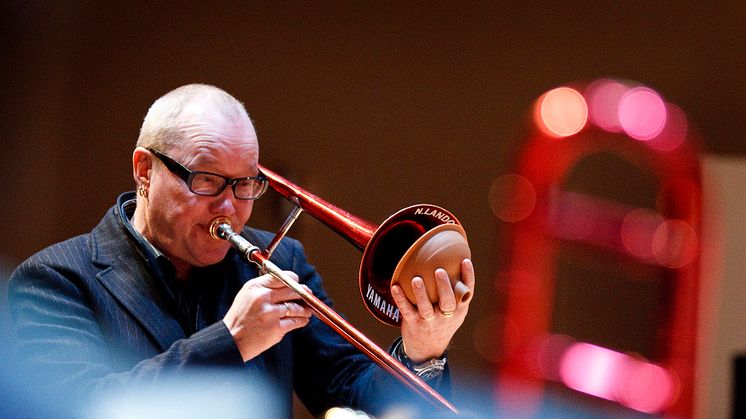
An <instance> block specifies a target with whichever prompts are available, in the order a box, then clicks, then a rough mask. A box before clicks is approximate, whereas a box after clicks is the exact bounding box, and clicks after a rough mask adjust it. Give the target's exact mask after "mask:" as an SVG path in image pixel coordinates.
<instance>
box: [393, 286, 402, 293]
mask: <svg viewBox="0 0 746 419" xmlns="http://www.w3.org/2000/svg"><path fill="white" fill-rule="evenodd" d="M391 293H392V294H394V295H400V294H401V290H400V289H399V286H398V285H394V286H393V287H391Z"/></svg>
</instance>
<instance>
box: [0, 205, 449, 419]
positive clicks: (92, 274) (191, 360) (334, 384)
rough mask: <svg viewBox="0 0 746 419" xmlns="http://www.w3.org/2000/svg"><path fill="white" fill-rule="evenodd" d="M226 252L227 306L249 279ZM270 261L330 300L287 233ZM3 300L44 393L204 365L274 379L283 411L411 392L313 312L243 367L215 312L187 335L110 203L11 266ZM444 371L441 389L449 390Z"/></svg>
mask: <svg viewBox="0 0 746 419" xmlns="http://www.w3.org/2000/svg"><path fill="white" fill-rule="evenodd" d="M243 234H244V235H245V236H246V237H247V238H248V239H249V240H250V241H251V242H252V243H254V244H257V245H259V246H265V245H266V244H267V243H268V242H269V240H270V239H271V237H272V236H271V235H270V234H269V233H267V232H261V231H257V230H253V229H245V230H244V232H243ZM229 257H230V258H231V260H229V261H228V263H231V264H233V265H234V266H235V269H234V271H235V272H237V277H236V278H223V279H220V280H221V281H223V282H222V283H224V284H225V286H224V288H223V289H222V291H221V292H220V294H219V297H218V298H220V299H221V304H218V306H221V307H224V310H227V308H228V307H229V306H230V303H231V302H232V301H233V298H234V297H235V292H236V291H237V289H238V287H240V285H241V284H242V283H244V282H245V281H247V280H249V279H251V278H253V277H255V276H257V272H256V269H255V268H254V267H253V266H250V265H249V264H248V263H246V262H245V261H243V260H240V258H239V256H238V255H235V254H234V253H233V252H231V253H230V254H229ZM272 259H273V261H274V262H275V263H276V264H277V265H278V266H280V267H281V268H283V269H289V270H292V271H294V272H296V273H297V274H298V276H299V278H300V279H301V282H304V283H306V284H307V285H308V286H309V287H310V288H311V289H312V290H313V292H314V294H315V295H316V296H318V297H319V298H321V299H322V300H324V301H326V302H327V303H328V304H330V305H331V301H330V300H329V298H328V296H327V294H326V293H325V291H324V290H323V288H322V284H321V278H320V277H319V275H318V274H317V272H316V270H315V269H314V267H313V266H311V265H310V264H308V262H307V261H306V257H305V254H304V252H303V248H302V246H301V245H300V243H299V242H297V241H295V240H292V239H285V240H283V241H282V243H281V244H280V246H279V247H278V248H277V249H276V250H275V252H274V254H273V257H272ZM9 306H10V309H11V315H12V320H13V323H14V326H15V332H16V338H17V341H18V344H19V353H20V354H22V360H23V362H24V367H25V368H26V369H27V370H28V371H29V373H30V374H32V375H37V376H39V377H40V378H41V379H42V380H41V382H43V383H47V384H48V385H49V389H50V391H51V392H52V393H51V394H59V395H61V396H63V397H66V398H67V397H74V398H75V399H81V398H82V399H84V398H85V397H87V396H91V395H95V394H97V393H96V392H97V391H110V390H112V389H117V388H119V387H120V386H123V385H129V384H133V383H137V384H140V385H145V386H148V385H157V383H158V380H159V379H160V378H162V377H164V376H171V375H173V374H179V372H182V371H189V370H192V369H195V368H200V367H212V368H221V369H230V370H232V371H241V374H242V376H245V377H246V380H249V381H250V380H254V379H268V380H270V382H271V383H273V387H274V388H275V389H276V390H277V392H278V393H279V394H280V395H281V397H282V399H283V400H284V402H285V406H286V407H287V410H286V411H285V413H286V415H290V412H292V409H291V408H290V406H291V403H292V391H293V389H295V391H296V393H297V394H298V396H299V398H300V399H301V400H302V401H303V402H304V404H305V405H306V407H308V409H309V410H310V411H311V412H312V413H313V414H319V413H321V412H323V411H324V410H325V409H328V408H329V407H332V406H339V405H345V406H354V407H357V408H361V409H364V410H366V411H369V412H373V413H375V412H379V411H380V410H381V409H382V408H384V407H385V406H386V405H387V403H390V402H391V401H392V400H394V399H397V398H401V397H402V396H403V395H406V394H408V392H407V391H406V390H402V388H401V386H400V385H399V383H397V382H395V380H393V379H392V378H390V377H389V376H388V374H386V373H384V372H383V371H382V370H381V369H380V368H378V367H377V366H376V365H375V364H373V363H372V362H370V361H369V360H368V359H367V358H366V357H364V356H363V355H361V354H360V353H359V352H358V351H357V350H356V349H354V348H353V347H352V346H351V345H350V344H349V343H347V342H346V341H344V340H343V339H342V338H340V337H339V336H338V335H337V334H336V333H334V332H333V331H332V330H331V329H329V328H328V327H327V326H326V325H324V324H322V323H321V322H320V321H318V320H317V319H316V318H313V319H312V320H311V322H310V324H309V325H308V326H307V327H305V328H302V329H299V330H297V331H294V332H292V333H290V334H288V335H286V337H285V338H284V339H283V340H282V341H281V342H280V343H278V344H277V345H275V346H274V347H272V348H270V349H269V350H267V351H266V352H265V353H263V354H262V355H261V356H259V357H257V358H255V359H253V360H252V361H250V362H249V363H248V364H246V365H244V363H243V362H242V360H241V357H240V354H239V352H238V349H237V348H236V346H235V343H234V342H233V339H232V337H231V335H230V333H229V332H228V330H227V328H226V327H225V325H224V324H223V322H222V321H218V322H216V323H214V324H212V325H209V326H207V327H205V328H204V329H202V330H199V331H198V332H196V333H195V334H193V335H191V336H184V332H183V329H182V327H181V326H180V324H179V322H178V321H177V320H176V319H175V317H174V316H173V315H172V313H171V312H170V311H169V310H170V309H169V308H168V307H170V306H169V305H168V304H166V303H165V301H164V295H163V293H162V291H161V288H159V287H158V286H157V285H156V284H155V283H154V280H153V278H152V277H151V275H150V273H149V272H148V270H147V268H146V264H145V261H144V259H143V258H142V257H141V255H140V254H139V252H138V250H137V247H136V246H135V244H134V242H133V241H132V239H131V237H130V236H128V235H127V234H126V233H125V231H124V229H123V227H122V226H121V225H120V224H119V223H118V220H117V215H116V213H115V208H112V209H111V210H110V211H109V212H107V214H106V216H105V217H104V218H103V219H102V221H101V222H100V223H99V225H98V226H97V227H96V228H95V229H94V230H93V231H92V232H91V233H90V234H87V235H82V236H78V237H75V238H72V239H69V240H67V241H64V242H62V243H58V244H56V245H53V246H51V247H49V248H47V249H44V250H43V251H41V252H39V253H38V254H36V255H34V256H32V257H31V258H29V259H28V260H27V261H25V262H24V263H23V264H22V265H21V266H19V268H18V269H17V270H16V271H15V273H14V274H13V276H12V278H11V280H10V283H9ZM218 314H219V318H222V317H223V315H224V314H225V312H221V313H218ZM444 377H445V378H444V379H442V380H441V381H442V384H441V391H443V390H446V391H447V389H448V387H449V384H448V382H449V380H448V376H447V374H446V375H445V376H444Z"/></svg>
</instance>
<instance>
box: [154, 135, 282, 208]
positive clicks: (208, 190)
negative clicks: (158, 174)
mask: <svg viewBox="0 0 746 419" xmlns="http://www.w3.org/2000/svg"><path fill="white" fill-rule="evenodd" d="M146 149H147V150H148V151H150V152H151V153H153V154H155V156H156V157H158V159H159V160H160V161H161V162H163V164H164V165H165V166H166V168H167V169H168V170H169V171H170V172H171V173H173V174H175V175H176V176H178V177H179V178H180V179H181V180H183V181H184V182H185V183H186V184H187V186H188V187H189V190H190V191H192V192H193V193H195V194H197V195H204V196H216V195H220V194H221V193H222V192H223V191H224V190H225V188H226V187H227V186H228V185H231V188H232V189H233V196H235V197H236V199H243V200H251V199H257V198H259V197H260V196H262V194H264V192H266V191H267V187H268V186H269V181H268V180H267V179H266V178H265V177H263V176H261V175H260V176H247V177H237V178H228V177H225V176H221V175H218V174H215V173H210V172H201V171H192V170H189V169H187V168H186V167H184V166H183V165H182V164H181V163H179V162H177V161H176V160H174V159H172V158H171V157H168V156H167V155H165V154H163V153H161V152H160V151H158V150H156V149H153V148H150V147H146Z"/></svg>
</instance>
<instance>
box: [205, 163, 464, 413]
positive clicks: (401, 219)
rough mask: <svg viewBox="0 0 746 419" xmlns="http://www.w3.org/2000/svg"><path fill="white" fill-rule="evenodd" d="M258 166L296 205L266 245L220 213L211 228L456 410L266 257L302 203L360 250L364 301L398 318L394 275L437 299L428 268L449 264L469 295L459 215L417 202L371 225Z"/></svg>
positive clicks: (364, 347) (460, 293)
mask: <svg viewBox="0 0 746 419" xmlns="http://www.w3.org/2000/svg"><path fill="white" fill-rule="evenodd" d="M259 168H260V171H261V172H262V173H263V174H264V176H265V177H267V178H268V179H269V185H270V187H272V188H273V189H274V190H275V191H277V192H278V193H279V194H280V195H282V196H284V197H285V198H286V199H288V200H289V201H290V202H292V203H293V204H294V205H295V207H294V208H293V210H292V211H291V212H290V214H289V215H288V217H287V219H286V220H285V222H284V223H283V225H282V226H281V227H280V230H279V231H278V233H277V234H276V235H275V237H274V238H273V239H272V241H271V242H270V244H269V245H268V246H267V248H266V249H265V250H262V249H260V248H259V247H257V246H255V245H253V244H251V243H250V242H248V241H247V240H246V239H245V238H244V237H242V236H241V235H240V234H238V233H236V232H235V231H233V229H232V226H231V224H230V220H228V219H227V218H225V217H217V218H215V219H213V220H212V221H211V223H210V235H211V236H212V237H213V238H215V239H222V240H227V241H229V242H230V243H231V244H232V245H233V246H234V247H235V248H236V249H237V250H238V251H239V252H241V253H243V254H244V255H245V257H246V258H247V259H248V260H249V261H251V262H253V263H254V264H256V265H257V266H258V267H259V268H260V269H261V270H263V271H265V272H267V273H269V274H270V275H272V276H274V277H275V278H277V279H278V280H280V281H281V282H282V283H283V284H285V285H286V286H287V287H289V288H291V289H292V290H293V291H295V292H296V293H297V294H298V295H299V296H300V298H301V299H303V301H304V302H305V304H306V305H307V306H308V308H309V309H310V310H311V311H313V312H314V314H315V315H316V317H318V318H319V319H320V320H321V321H322V322H324V323H325V324H326V325H328V326H329V327H331V328H332V329H333V330H334V331H335V332H336V333H338V334H339V335H340V336H342V337H343V338H344V339H346V340H347V341H348V342H350V343H351V344H352V345H353V346H354V347H356V348H357V349H358V350H360V351H361V352H362V353H363V354H365V355H366V356H367V357H368V358H370V359H371V360H372V361H373V362H375V363H376V364H378V365H379V366H380V367H382V368H383V369H384V370H386V371H388V372H389V373H390V374H392V375H393V376H394V377H395V378H397V379H398V380H399V381H400V382H402V383H403V384H404V385H406V386H407V387H409V388H410V389H412V390H413V391H414V392H416V393H417V394H419V395H420V396H422V397H423V398H425V399H426V400H428V401H429V402H431V403H433V404H434V405H436V406H439V407H441V408H443V409H445V410H449V411H451V412H454V413H458V410H457V409H456V407H455V406H453V405H452V404H451V403H450V402H449V401H448V400H446V399H445V398H444V397H443V396H442V395H440V394H439V393H438V392H437V391H435V390H434V389H433V388H432V387H430V386H429V385H428V384H427V383H425V382H424V381H423V380H422V379H421V378H419V377H418V376H416V375H415V374H414V373H412V372H411V371H410V370H409V369H408V368H407V367H405V366H404V365H402V364H401V363H400V362H399V361H397V360H396V359H394V358H393V357H392V356H391V355H390V354H389V353H388V352H386V351H384V350H383V349H381V348H380V347H379V346H378V345H376V344H375V343H374V342H373V341H371V340H370V339H369V338H368V337H366V336H365V335H364V334H362V333H361V332H360V331H359V330H357V329H356V328H355V327H354V326H352V325H351V324H350V323H349V322H347V321H346V320H345V319H344V318H342V316H340V315H339V314H337V313H336V312H335V311H334V310H332V309H331V308H330V307H329V306H328V305H326V304H325V303H324V302H323V301H321V300H320V299H319V298H318V297H316V296H315V295H313V294H312V293H310V292H308V291H307V290H305V289H304V288H303V287H302V286H301V285H300V284H298V283H297V282H295V281H294V280H293V279H292V278H290V277H289V276H287V275H286V274H285V273H284V272H283V271H282V270H281V269H280V268H279V267H277V265H275V264H274V263H272V262H271V261H270V257H271V254H272V252H273V251H274V249H275V248H276V247H277V245H278V244H279V242H280V240H282V239H283V238H284V237H285V235H286V234H287V232H288V231H289V230H290V227H291V226H292V225H293V223H294V222H295V220H297V219H298V217H299V216H300V214H301V213H302V212H303V211H306V212H308V213H310V214H311V215H312V216H314V217H315V218H316V219H318V220H319V221H321V222H322V223H324V224H325V225H327V226H328V227H330V228H331V229H332V230H334V231H335V232H337V233H338V234H339V235H341V236H342V237H344V238H346V239H347V240H348V241H350V242H351V243H352V244H353V245H355V246H356V247H357V248H358V249H360V250H362V251H363V258H362V262H361V264H360V275H359V287H360V293H361V296H362V297H363V301H364V302H365V305H366V308H367V309H368V311H370V312H371V314H372V315H373V316H374V317H376V318H377V319H378V320H380V321H381V322H383V323H385V324H388V325H390V326H398V325H400V324H401V317H400V315H399V310H398V309H397V308H396V304H395V302H394V300H393V297H392V296H391V292H390V287H391V285H393V284H395V283H398V284H400V286H401V287H402V290H403V291H404V294H405V295H406V296H407V298H408V299H409V300H410V301H412V302H413V303H414V296H413V293H412V290H411V284H410V283H411V279H412V278H413V277H414V276H420V277H421V278H422V279H423V281H424V282H425V286H426V289H427V291H428V296H429V297H430V300H431V301H432V302H433V303H435V302H437V291H436V290H435V283H434V278H433V273H434V271H435V269H436V268H438V267H440V268H443V269H445V270H446V272H448V275H449V277H450V278H451V281H452V284H451V285H452V286H453V288H454V292H455V294H456V299H457V301H458V302H466V301H468V300H469V299H470V298H471V290H470V289H469V288H468V287H467V286H466V285H465V284H463V283H462V282H461V281H460V280H459V278H460V265H461V260H463V259H464V258H467V257H470V256H471V252H470V250H469V246H468V242H467V239H466V233H465V232H464V230H463V228H462V227H461V225H460V223H459V221H458V220H457V219H456V217H455V216H454V215H453V214H451V213H450V212H448V211H447V210H445V209H443V208H440V207H438V206H435V205H430V204H419V205H413V206H410V207H407V208H404V209H402V210H400V211H398V212H396V213H395V214H394V215H392V216H390V217H389V218H387V219H386V220H385V221H384V222H383V223H382V224H381V225H379V226H378V227H376V226H375V225H373V224H371V223H369V222H367V221H365V220H363V219H361V218H359V217H356V216H354V215H352V214H350V213H348V212H346V211H344V210H342V209H340V208H338V207H336V206H334V205H332V204H330V203H328V202H326V201H324V200H323V199H321V198H319V197H318V196H316V195H313V194H311V193H309V192H308V191H306V190H304V189H302V188H300V187H299V186H297V185H295V184H293V183H292V182H290V181H288V180H287V179H285V178H283V177H282V176H280V175H278V174H277V173H275V172H273V171H271V170H269V169H267V168H265V167H263V166H261V165H260V166H259Z"/></svg>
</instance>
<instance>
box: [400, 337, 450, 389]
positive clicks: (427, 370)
mask: <svg viewBox="0 0 746 419" xmlns="http://www.w3.org/2000/svg"><path fill="white" fill-rule="evenodd" d="M389 352H390V353H391V355H392V356H393V357H394V358H395V359H396V360H397V361H399V362H401V363H402V364H403V365H404V366H405V367H407V368H408V369H409V370H410V371H412V372H414V374H415V375H416V376H418V377H420V378H422V379H424V380H428V379H431V378H435V377H437V376H439V375H441V374H442V373H443V371H444V370H445V366H446V362H447V361H448V359H447V354H448V350H446V351H445V352H443V354H442V355H441V356H439V357H436V358H431V359H427V360H424V361H421V362H415V361H413V360H411V359H410V358H409V357H408V356H407V353H406V351H405V350H404V340H403V339H402V338H401V337H399V338H397V339H396V340H395V341H394V343H393V344H392V345H391V349H390V350H389Z"/></svg>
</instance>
